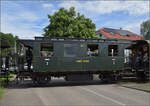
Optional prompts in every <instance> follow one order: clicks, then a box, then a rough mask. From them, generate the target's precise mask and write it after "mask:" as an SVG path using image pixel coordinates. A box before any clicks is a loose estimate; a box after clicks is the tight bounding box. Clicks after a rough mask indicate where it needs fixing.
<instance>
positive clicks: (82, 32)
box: [43, 7, 96, 38]
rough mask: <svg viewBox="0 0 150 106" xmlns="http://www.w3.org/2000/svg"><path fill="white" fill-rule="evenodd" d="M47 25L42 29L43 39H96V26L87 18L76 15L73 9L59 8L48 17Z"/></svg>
mask: <svg viewBox="0 0 150 106" xmlns="http://www.w3.org/2000/svg"><path fill="white" fill-rule="evenodd" d="M48 18H49V21H50V23H49V25H48V26H46V27H45V28H44V32H45V33H44V34H43V35H44V36H45V37H69V38H96V26H95V24H94V23H92V21H91V20H90V19H89V18H85V17H84V15H80V13H76V11H75V8H74V7H71V8H70V9H69V10H66V9H64V8H60V9H59V11H58V12H55V13H54V14H53V15H48Z"/></svg>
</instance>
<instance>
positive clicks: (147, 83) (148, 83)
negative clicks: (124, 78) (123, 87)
mask: <svg viewBox="0 0 150 106" xmlns="http://www.w3.org/2000/svg"><path fill="white" fill-rule="evenodd" d="M125 84H136V85H141V86H150V82H146V83H144V82H141V83H138V82H126V83H125Z"/></svg>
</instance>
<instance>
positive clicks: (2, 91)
mask: <svg viewBox="0 0 150 106" xmlns="http://www.w3.org/2000/svg"><path fill="white" fill-rule="evenodd" d="M3 94H4V88H3V87H0V99H2V97H3Z"/></svg>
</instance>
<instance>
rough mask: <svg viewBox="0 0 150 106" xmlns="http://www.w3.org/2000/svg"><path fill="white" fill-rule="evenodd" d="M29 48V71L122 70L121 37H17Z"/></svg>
mask: <svg viewBox="0 0 150 106" xmlns="http://www.w3.org/2000/svg"><path fill="white" fill-rule="evenodd" d="M19 41H20V42H21V43H22V44H23V45H24V46H28V47H31V48H33V62H32V64H33V67H34V68H33V72H36V73H38V72H40V73H48V74H50V75H51V76H52V75H55V76H59V75H61V74H62V75H63V76H64V75H67V74H68V73H79V74H80V73H88V74H104V73H109V72H110V73H113V72H120V71H121V70H123V69H124V49H125V48H126V47H128V46H129V45H130V44H131V41H125V40H104V39H69V38H45V37H36V38H35V40H19Z"/></svg>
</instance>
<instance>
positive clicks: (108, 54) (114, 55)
mask: <svg viewBox="0 0 150 106" xmlns="http://www.w3.org/2000/svg"><path fill="white" fill-rule="evenodd" d="M109 46H116V47H117V49H116V51H117V53H116V54H115V48H114V53H113V55H112V54H111V53H112V52H109ZM111 50H112V48H111ZM107 52H108V53H107V56H109V57H110V56H111V57H117V56H119V45H117V44H109V45H108V49H107ZM110 54H111V55H110Z"/></svg>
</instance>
